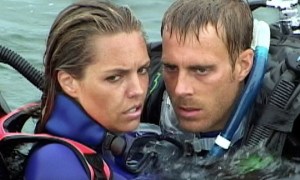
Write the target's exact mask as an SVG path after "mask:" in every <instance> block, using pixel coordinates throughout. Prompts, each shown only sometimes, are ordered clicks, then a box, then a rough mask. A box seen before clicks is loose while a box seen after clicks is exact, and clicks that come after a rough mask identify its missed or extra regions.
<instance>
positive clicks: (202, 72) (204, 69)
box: [195, 68, 208, 75]
mask: <svg viewBox="0 0 300 180" xmlns="http://www.w3.org/2000/svg"><path fill="white" fill-rule="evenodd" d="M195 72H196V73H197V74H199V75H205V74H207V73H208V69H207V68H197V69H195Z"/></svg>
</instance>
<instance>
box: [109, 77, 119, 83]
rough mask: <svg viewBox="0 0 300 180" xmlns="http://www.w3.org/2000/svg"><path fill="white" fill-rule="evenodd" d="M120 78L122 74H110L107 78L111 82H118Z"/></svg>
mask: <svg viewBox="0 0 300 180" xmlns="http://www.w3.org/2000/svg"><path fill="white" fill-rule="evenodd" d="M120 79H121V76H109V77H107V78H106V80H107V81H109V82H117V81H118V80H120Z"/></svg>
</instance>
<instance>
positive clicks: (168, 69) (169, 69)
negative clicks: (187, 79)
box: [163, 64, 177, 72]
mask: <svg viewBox="0 0 300 180" xmlns="http://www.w3.org/2000/svg"><path fill="white" fill-rule="evenodd" d="M163 70H164V71H166V72H174V71H176V70H177V68H176V67H175V66H170V65H166V64H164V66H163Z"/></svg>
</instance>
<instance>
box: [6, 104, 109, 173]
mask: <svg viewBox="0 0 300 180" xmlns="http://www.w3.org/2000/svg"><path fill="white" fill-rule="evenodd" d="M39 108H40V104H39V103H31V104H28V105H26V106H23V107H21V108H18V109H16V110H14V111H12V112H10V113H8V114H7V115H5V116H3V117H2V118H1V119H0V154H1V161H0V162H1V163H2V166H1V167H0V168H1V169H0V179H23V171H24V169H23V168H24V165H25V159H26V157H27V155H28V152H29V150H30V149H31V148H32V146H33V144H36V143H43V144H50V143H57V144H62V145H64V146H66V147H68V148H70V149H71V150H72V151H73V152H74V153H75V155H76V156H77V157H78V159H79V161H80V162H81V164H82V168H84V171H85V172H86V174H87V177H89V179H110V177H111V172H110V168H109V166H108V165H107V164H106V163H105V162H104V161H103V159H102V158H99V159H97V160H95V157H96V154H97V153H96V152H95V150H93V149H92V148H90V147H88V146H86V145H84V144H82V143H79V142H76V141H74V140H71V139H67V138H62V137H58V136H52V135H49V134H42V133H41V134H31V133H25V132H21V130H22V128H23V125H24V124H25V122H27V121H28V119H29V118H32V119H31V120H32V121H34V119H36V118H37V112H38V111H39Z"/></svg>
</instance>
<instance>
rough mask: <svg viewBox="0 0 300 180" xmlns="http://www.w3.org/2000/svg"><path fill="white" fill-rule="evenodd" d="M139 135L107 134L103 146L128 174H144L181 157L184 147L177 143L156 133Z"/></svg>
mask: <svg viewBox="0 0 300 180" xmlns="http://www.w3.org/2000/svg"><path fill="white" fill-rule="evenodd" d="M140 133H141V132H138V133H132V134H130V135H128V134H125V135H114V134H111V133H107V136H106V140H105V143H104V145H103V146H104V149H107V150H110V151H111V152H112V154H113V155H114V157H115V162H116V163H117V164H119V165H121V166H122V167H124V168H126V169H127V170H128V171H129V172H131V173H141V172H145V171H147V170H149V169H151V168H153V167H154V165H158V164H159V163H162V162H165V161H172V159H174V160H176V159H178V158H180V157H182V156H183V153H184V147H183V145H182V144H181V143H180V142H179V141H177V140H175V139H173V138H170V137H167V136H164V135H160V134H156V133H149V132H146V133H144V134H140Z"/></svg>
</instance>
